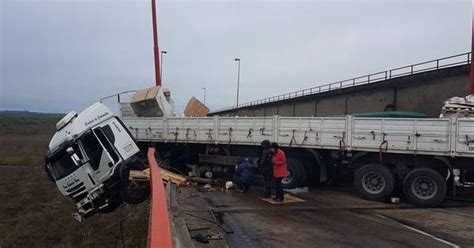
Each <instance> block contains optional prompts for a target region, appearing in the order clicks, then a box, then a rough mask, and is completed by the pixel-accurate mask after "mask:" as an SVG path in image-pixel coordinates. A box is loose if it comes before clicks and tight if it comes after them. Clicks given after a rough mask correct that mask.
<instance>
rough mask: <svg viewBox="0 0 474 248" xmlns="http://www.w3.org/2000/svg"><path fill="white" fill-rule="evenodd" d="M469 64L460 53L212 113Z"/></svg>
mask: <svg viewBox="0 0 474 248" xmlns="http://www.w3.org/2000/svg"><path fill="white" fill-rule="evenodd" d="M470 62H471V53H470V52H467V53H461V54H456V55H453V56H448V57H443V58H439V59H435V60H429V61H425V62H421V63H417V64H411V65H407V66H403V67H398V68H394V69H390V70H386V71H381V72H376V73H372V74H368V75H364V76H360V77H355V78H350V79H346V80H342V81H338V82H334V83H329V84H323V85H320V86H316V87H312V88H308V89H304V90H299V91H293V92H290V93H285V94H281V95H277V96H272V97H268V98H264V99H260V100H256V101H252V102H247V103H242V104H239V105H238V106H232V107H228V108H223V109H219V110H216V111H213V112H214V113H216V112H222V111H228V110H233V109H237V108H242V107H250V106H255V105H260V104H265V103H271V102H277V101H282V100H287V99H293V98H298V97H302V96H309V95H313V94H318V93H322V92H328V91H333V90H339V89H344V88H349V87H354V86H359V85H364V84H371V83H376V82H380V81H384V80H388V79H392V78H399V77H404V76H409V75H413V74H417V73H421V72H426V71H435V70H439V69H443V68H448V67H453V66H458V65H464V64H469V63H470Z"/></svg>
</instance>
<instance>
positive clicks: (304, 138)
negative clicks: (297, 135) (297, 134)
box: [301, 130, 311, 144]
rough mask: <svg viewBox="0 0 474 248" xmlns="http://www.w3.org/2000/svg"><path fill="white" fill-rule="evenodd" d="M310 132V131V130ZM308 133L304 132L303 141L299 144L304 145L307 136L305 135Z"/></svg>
mask: <svg viewBox="0 0 474 248" xmlns="http://www.w3.org/2000/svg"><path fill="white" fill-rule="evenodd" d="M310 132H311V130H310ZM307 133H308V131H306V130H305V131H304V137H303V140H302V141H301V144H304V142H306V140H308V135H306V134H307Z"/></svg>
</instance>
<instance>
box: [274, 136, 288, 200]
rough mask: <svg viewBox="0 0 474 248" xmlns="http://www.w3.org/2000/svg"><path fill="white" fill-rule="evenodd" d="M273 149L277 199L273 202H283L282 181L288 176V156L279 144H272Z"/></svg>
mask: <svg viewBox="0 0 474 248" xmlns="http://www.w3.org/2000/svg"><path fill="white" fill-rule="evenodd" d="M271 147H272V149H273V155H272V162H273V180H274V182H275V198H273V200H274V201H276V202H283V200H284V195H283V185H282V184H281V180H282V179H283V178H285V177H287V176H288V170H287V165H286V155H285V152H284V151H283V150H282V149H280V147H279V146H278V144H277V143H272V145H271Z"/></svg>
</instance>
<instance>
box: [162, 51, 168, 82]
mask: <svg viewBox="0 0 474 248" xmlns="http://www.w3.org/2000/svg"><path fill="white" fill-rule="evenodd" d="M167 53H168V51H161V65H160V78H161V80H163V54H167Z"/></svg>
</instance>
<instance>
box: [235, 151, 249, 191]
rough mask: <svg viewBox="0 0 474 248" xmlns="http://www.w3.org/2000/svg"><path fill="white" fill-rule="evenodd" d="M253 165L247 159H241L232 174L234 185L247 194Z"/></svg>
mask: <svg viewBox="0 0 474 248" xmlns="http://www.w3.org/2000/svg"><path fill="white" fill-rule="evenodd" d="M253 167H254V166H253V164H252V163H251V162H250V161H249V159H248V158H244V159H241V161H240V163H239V164H238V165H236V167H235V172H234V178H233V179H234V180H233V181H234V184H235V185H237V188H238V189H239V190H240V191H242V192H247V191H248V190H249V188H250V185H252V181H253Z"/></svg>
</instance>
